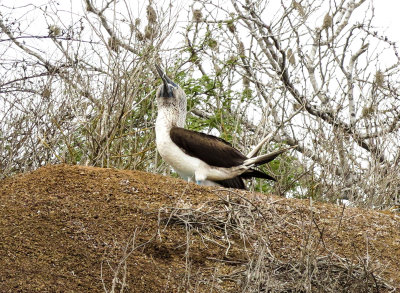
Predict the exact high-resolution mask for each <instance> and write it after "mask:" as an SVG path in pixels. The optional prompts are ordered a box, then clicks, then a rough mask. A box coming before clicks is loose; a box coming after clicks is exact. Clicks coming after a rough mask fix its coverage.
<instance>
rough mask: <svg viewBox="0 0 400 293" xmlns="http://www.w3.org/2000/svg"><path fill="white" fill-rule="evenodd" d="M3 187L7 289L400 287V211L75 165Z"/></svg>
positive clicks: (1, 252) (2, 254)
mask: <svg viewBox="0 0 400 293" xmlns="http://www.w3.org/2000/svg"><path fill="white" fill-rule="evenodd" d="M0 197H1V198H0V200H1V205H0V237H1V238H2V241H1V249H0V265H1V267H2V268H3V269H2V272H1V273H0V291H2V292H32V291H40V292H51V291H55V290H59V291H65V290H68V291H70V290H72V291H78V292H89V291H90V292H206V291H207V292H395V291H396V289H397V290H398V289H400V276H399V274H398V272H399V271H400V266H399V262H398V259H399V258H400V229H399V228H400V223H399V216H398V215H397V214H392V213H382V212H375V211H369V210H360V209H356V208H349V207H346V208H344V207H339V206H335V205H330V204H321V203H313V202H310V201H309V200H297V199H285V198H280V197H276V196H272V195H263V194H255V193H248V192H245V191H243V192H242V191H235V190H228V189H216V188H205V187H200V186H196V185H193V184H187V183H186V182H184V181H181V180H177V179H173V178H168V177H162V176H158V175H153V174H149V173H144V172H137V171H122V170H113V169H101V168H92V167H78V166H69V165H58V166H47V167H44V168H41V169H39V170H37V171H34V172H32V173H28V174H23V175H18V176H15V177H12V178H8V179H5V180H3V181H1V183H0Z"/></svg>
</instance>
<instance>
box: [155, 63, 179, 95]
mask: <svg viewBox="0 0 400 293" xmlns="http://www.w3.org/2000/svg"><path fill="white" fill-rule="evenodd" d="M156 69H157V72H158V74H159V75H160V77H161V79H162V81H163V83H164V88H163V90H162V96H163V97H164V98H172V97H173V96H174V94H173V92H172V88H174V87H175V88H176V87H178V86H177V85H176V84H175V83H174V82H173V81H172V80H171V79H170V78H169V77H168V76H167V75H166V74H165V72H164V71H163V70H162V69H161V67H160V66H159V65H158V64H156Z"/></svg>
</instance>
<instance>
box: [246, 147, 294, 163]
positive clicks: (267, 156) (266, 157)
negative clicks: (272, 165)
mask: <svg viewBox="0 0 400 293" xmlns="http://www.w3.org/2000/svg"><path fill="white" fill-rule="evenodd" d="M290 149H292V148H291V147H290V148H285V149H281V150H277V151H274V152H271V153H269V154H265V155H261V156H257V157H254V158H249V159H247V160H246V161H244V165H245V166H259V165H263V164H266V163H268V162H271V161H272V160H273V159H275V158H276V157H277V156H279V155H280V154H282V153H284V152H286V151H287V150H290Z"/></svg>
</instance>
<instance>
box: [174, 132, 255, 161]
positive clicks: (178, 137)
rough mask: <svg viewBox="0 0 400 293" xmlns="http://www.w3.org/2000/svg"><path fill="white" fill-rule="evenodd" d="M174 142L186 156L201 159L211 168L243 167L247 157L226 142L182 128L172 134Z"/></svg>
mask: <svg viewBox="0 0 400 293" xmlns="http://www.w3.org/2000/svg"><path fill="white" fill-rule="evenodd" d="M170 135H171V139H172V141H173V142H174V143H175V144H176V145H177V146H179V147H180V148H181V149H182V150H183V151H184V152H185V153H186V154H188V155H189V156H192V157H196V158H199V159H200V160H202V161H204V162H206V163H207V164H209V165H210V166H215V167H224V168H230V167H234V166H238V165H241V164H242V163H243V161H244V160H246V159H247V158H246V156H245V155H243V154H242V153H241V152H239V151H238V150H237V149H235V148H233V147H232V146H231V144H230V143H228V142H226V141H225V140H223V139H221V138H219V137H216V136H213V135H208V134H204V133H200V132H196V131H192V130H188V129H184V128H180V127H173V128H172V129H171V132H170Z"/></svg>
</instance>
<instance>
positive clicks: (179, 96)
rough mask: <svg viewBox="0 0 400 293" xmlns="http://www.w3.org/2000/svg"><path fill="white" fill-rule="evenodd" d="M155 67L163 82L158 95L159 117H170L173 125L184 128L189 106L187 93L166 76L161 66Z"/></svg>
mask: <svg viewBox="0 0 400 293" xmlns="http://www.w3.org/2000/svg"><path fill="white" fill-rule="evenodd" d="M155 67H156V69H157V72H158V74H159V75H160V77H161V79H162V82H163V83H162V84H161V85H160V86H159V87H158V89H157V93H156V97H157V104H158V112H159V115H158V116H157V117H168V120H170V121H171V122H172V124H174V125H177V126H179V127H183V126H184V124H185V120H186V104H187V101H186V95H185V92H184V91H183V90H182V88H181V87H180V86H179V85H177V84H176V83H174V82H173V81H172V80H171V79H170V78H169V77H168V76H167V75H166V74H165V72H164V71H163V70H162V69H161V67H160V66H159V65H156V66H155ZM160 113H162V114H161V115H160Z"/></svg>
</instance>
